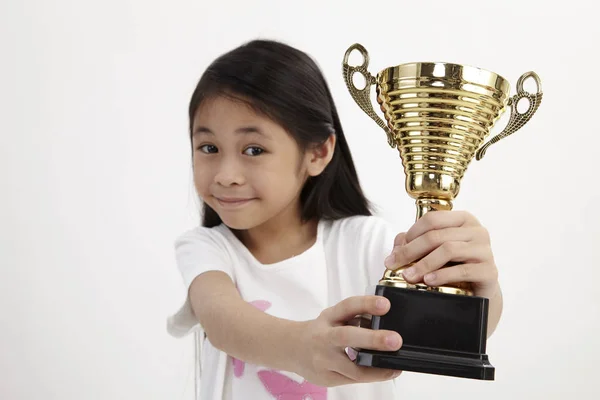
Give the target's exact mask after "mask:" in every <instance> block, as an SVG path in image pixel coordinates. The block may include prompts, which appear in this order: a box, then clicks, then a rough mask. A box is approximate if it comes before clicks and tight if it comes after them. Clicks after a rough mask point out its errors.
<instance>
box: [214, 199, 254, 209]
mask: <svg viewBox="0 0 600 400" xmlns="http://www.w3.org/2000/svg"><path fill="white" fill-rule="evenodd" d="M215 200H217V202H218V203H219V205H220V206H221V207H225V208H234V207H240V206H243V205H245V204H248V203H250V202H251V201H252V200H255V199H254V198H249V199H243V198H233V197H229V198H227V197H215Z"/></svg>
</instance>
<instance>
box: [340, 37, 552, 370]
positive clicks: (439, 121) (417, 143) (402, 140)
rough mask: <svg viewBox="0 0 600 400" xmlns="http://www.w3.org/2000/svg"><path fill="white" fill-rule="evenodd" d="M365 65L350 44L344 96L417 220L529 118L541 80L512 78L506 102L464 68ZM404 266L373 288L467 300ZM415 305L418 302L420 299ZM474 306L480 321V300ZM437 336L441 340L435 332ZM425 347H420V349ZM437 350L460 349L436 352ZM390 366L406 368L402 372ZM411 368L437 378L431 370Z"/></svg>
mask: <svg viewBox="0 0 600 400" xmlns="http://www.w3.org/2000/svg"><path fill="white" fill-rule="evenodd" d="M353 51H358V52H360V54H361V55H362V58H363V63H362V64H361V65H358V66H351V65H349V64H348V62H349V57H350V54H351V53H352V52H353ZM368 66H369V54H368V53H367V51H366V49H365V48H364V47H363V46H362V45H360V44H354V45H352V46H350V48H348V50H347V51H346V54H345V56H344V61H343V75H344V80H345V82H346V85H347V87H348V90H349V92H350V94H351V95H352V98H353V99H354V100H355V101H356V103H357V104H358V105H359V106H360V108H361V109H362V110H363V111H364V112H365V113H366V114H367V115H368V116H369V117H371V118H372V119H373V120H374V121H375V122H376V123H377V125H379V127H381V128H382V129H383V130H384V131H385V133H386V135H387V140H388V144H389V145H390V146H391V147H392V148H397V149H398V151H399V153H400V157H401V159H402V164H403V167H404V172H405V178H406V181H405V182H406V191H407V192H408V195H409V196H410V197H411V198H413V199H415V201H416V206H417V213H416V218H417V219H419V218H420V217H422V216H423V215H424V214H425V213H427V212H429V211H435V210H451V209H452V202H453V200H454V199H455V198H456V196H457V195H458V193H459V190H460V182H461V180H462V178H463V176H464V174H465V171H466V170H467V167H468V166H469V164H470V162H471V160H472V159H473V157H475V158H476V159H477V160H480V159H481V158H483V156H484V155H485V154H486V151H488V149H489V147H490V146H491V145H492V144H494V143H496V142H498V141H499V140H501V139H503V138H505V137H507V136H509V135H511V134H512V133H514V132H516V131H517V130H519V129H520V128H521V127H522V126H523V125H525V123H527V121H529V120H530V119H531V117H532V116H533V115H534V113H535V112H536V110H537V109H538V107H539V105H540V102H541V100H542V87H541V82H540V79H539V77H538V75H537V74H536V73H534V72H527V73H525V74H523V75H522V76H521V77H520V78H519V79H518V81H517V85H516V94H515V95H514V96H512V97H510V96H509V92H510V85H509V83H508V81H507V80H506V79H504V78H503V77H501V76H500V75H497V74H495V73H493V72H490V71H486V70H483V69H480V68H475V67H471V66H465V65H459V64H451V63H440V62H422V63H408V64H401V65H396V66H392V67H388V68H385V69H383V70H381V71H380V72H379V73H378V74H377V76H373V75H371V73H370V72H369V71H368V70H367V68H368ZM356 74H360V75H362V77H363V78H364V80H365V82H366V85H365V86H364V88H358V87H357V86H356V85H355V83H354V77H355V75H356ZM529 78H532V79H533V80H534V81H535V84H536V86H537V92H536V93H535V94H530V93H527V92H526V91H525V90H524V88H523V84H524V82H525V80H527V79H529ZM372 85H375V86H376V94H377V102H378V104H379V106H380V109H381V112H382V113H383V116H384V118H385V121H384V119H382V118H380V117H379V116H378V115H377V114H376V113H375V111H374V109H373V106H372V103H371V98H370V94H371V86H372ZM524 99H527V101H528V103H529V107H528V109H527V110H526V111H525V112H519V111H518V110H517V104H518V103H519V102H520V101H524ZM507 108H510V110H511V114H510V120H509V122H508V124H507V126H506V128H505V129H504V130H503V131H502V132H501V133H500V134H498V135H496V136H494V137H493V138H492V139H490V140H489V141H488V142H487V143H485V144H484V141H485V140H486V138H487V137H488V135H489V133H490V130H491V128H492V127H493V126H494V124H495V123H496V122H497V121H498V119H499V117H500V116H501V115H502V113H503V112H504V111H505V110H506V109H507ZM409 266H410V265H406V266H402V267H400V268H398V269H397V270H394V271H389V270H387V271H386V272H385V274H384V276H383V277H382V279H381V280H380V282H379V285H380V286H383V287H387V288H398V289H405V290H411V291H412V292H414V291H415V290H416V291H418V292H429V293H431V292H434V293H439V294H444V295H451V297H450V298H452V296H454V297H456V296H457V295H462V296H461V297H464V296H467V297H469V296H472V291H471V288H470V286H469V285H468V284H466V283H460V284H453V285H447V286H441V287H429V286H427V285H425V284H410V283H408V282H406V281H405V280H404V279H403V277H402V271H403V270H404V269H405V268H407V267H409ZM450 298H449V297H448V296H446V297H443V299H445V300H440V301H446V302H445V303H440V304H444V305H446V304H448V302H450V301H451V300H449V299H450ZM440 299H442V297H440ZM415 301H416V302H417V303H415V304H419V303H418V302H420V301H421V300H418V299H415ZM482 304H484V312H485V316H484V317H485V318H484V319H485V321H487V302H485V301H484V302H483V303H482ZM392 311H393V310H392ZM446 311H448V310H446ZM390 314H393V313H390ZM443 317H444V318H447V316H443ZM389 318H393V315H390V317H389ZM440 318H442V316H440ZM479 329H481V327H480V328H479ZM400 333H401V334H403V332H400ZM440 334H444V333H443V330H442V331H440ZM479 340H484V342H483V347H481V346H480V348H483V349H485V338H483V339H481V338H479ZM405 343H406V341H405ZM428 345H429V344H424V346H425V347H427V346H428ZM409 347H410V344H409ZM417 347H418V346H417ZM445 350H447V351H450V352H452V351H454V350H456V351H460V350H461V349H452V348H448V349H442V351H445ZM409 364H410V363H409ZM388 367H389V366H388ZM396 367H397V368H398V369H410V366H408V367H407V366H402V365H397V366H396ZM414 370H420V371H422V372H433V373H445V372H443V371H441V372H440V371H437V370H435V368H432V370H428V369H427V368H421V369H419V368H416V369H414ZM445 374H448V375H459V376H464V375H465V374H463V375H461V374H460V373H456V374H453V373H451V372H448V373H445ZM481 379H487V378H481Z"/></svg>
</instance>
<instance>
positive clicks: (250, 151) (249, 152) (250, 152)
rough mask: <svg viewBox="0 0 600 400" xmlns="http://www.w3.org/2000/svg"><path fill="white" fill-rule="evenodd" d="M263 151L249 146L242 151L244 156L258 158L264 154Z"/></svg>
mask: <svg viewBox="0 0 600 400" xmlns="http://www.w3.org/2000/svg"><path fill="white" fill-rule="evenodd" d="M264 152H265V151H264V150H263V149H261V148H260V147H256V146H251V147H248V148H247V149H246V150H244V154H245V155H247V156H252V157H254V156H259V155H261V154H262V153H264Z"/></svg>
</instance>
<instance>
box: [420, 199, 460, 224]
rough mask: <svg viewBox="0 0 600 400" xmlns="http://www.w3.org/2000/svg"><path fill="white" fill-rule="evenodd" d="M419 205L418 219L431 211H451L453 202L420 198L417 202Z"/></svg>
mask: <svg viewBox="0 0 600 400" xmlns="http://www.w3.org/2000/svg"><path fill="white" fill-rule="evenodd" d="M416 205H417V218H416V220H418V219H419V218H421V217H422V216H424V215H425V214H427V213H428V212H429V211H451V210H452V201H450V200H443V199H432V198H429V199H428V198H420V199H417V201H416Z"/></svg>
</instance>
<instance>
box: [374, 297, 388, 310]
mask: <svg viewBox="0 0 600 400" xmlns="http://www.w3.org/2000/svg"><path fill="white" fill-rule="evenodd" d="M375 306H376V307H377V308H378V309H380V310H385V309H386V308H387V306H388V300H387V299H377V301H376V302H375Z"/></svg>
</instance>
